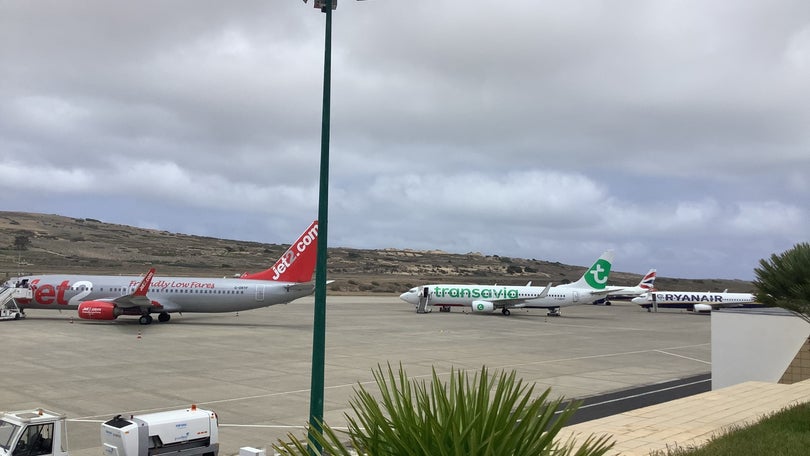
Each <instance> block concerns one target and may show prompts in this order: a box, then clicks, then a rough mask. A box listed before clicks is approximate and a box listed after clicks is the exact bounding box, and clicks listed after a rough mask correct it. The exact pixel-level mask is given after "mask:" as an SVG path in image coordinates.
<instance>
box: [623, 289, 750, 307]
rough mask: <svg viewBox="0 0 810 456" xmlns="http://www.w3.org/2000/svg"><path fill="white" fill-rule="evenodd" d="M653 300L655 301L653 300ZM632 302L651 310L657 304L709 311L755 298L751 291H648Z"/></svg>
mask: <svg viewBox="0 0 810 456" xmlns="http://www.w3.org/2000/svg"><path fill="white" fill-rule="evenodd" d="M653 300H655V302H653ZM632 302H633V303H634V304H638V305H640V306H641V307H643V308H645V309H647V311H648V312H649V311H651V308H652V307H654V306H658V307H659V308H664V309H686V310H690V311H694V312H711V311H712V310H713V309H718V308H722V307H744V306H746V305H747V304H756V303H757V298H756V296H754V295H753V294H751V293H728V290H725V291H723V292H722V293H712V292H710V291H707V292H700V291H650V292H647V293H645V294H643V295H642V296H639V297H637V298H633V299H632Z"/></svg>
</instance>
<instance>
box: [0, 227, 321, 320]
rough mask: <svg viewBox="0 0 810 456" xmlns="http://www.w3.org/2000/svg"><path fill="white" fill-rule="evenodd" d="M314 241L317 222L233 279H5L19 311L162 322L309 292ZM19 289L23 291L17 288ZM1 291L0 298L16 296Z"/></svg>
mask: <svg viewBox="0 0 810 456" xmlns="http://www.w3.org/2000/svg"><path fill="white" fill-rule="evenodd" d="M317 244H318V221H317V220H316V221H314V222H312V224H311V225H310V226H309V228H307V229H306V231H304V233H303V234H302V235H301V236H300V237H299V238H298V240H296V241H295V242H294V243H293V244H292V245H291V246H290V248H289V249H288V250H287V251H286V252H284V254H283V255H282V256H281V258H279V259H278V261H276V262H275V264H273V266H272V267H271V268H270V269H267V270H264V271H261V272H257V273H254V274H249V273H244V274H242V275H241V276H240V277H238V278H223V279H214V278H199V277H157V276H155V275H154V274H155V270H154V269H151V270H150V271H149V272H148V273H147V274H146V276H144V277H138V276H129V277H127V276H102V275H97V276H81V275H39V276H28V277H19V278H17V279H12V280H10V281H8V282H7V283H6V287H8V288H9V290H10V291H17V292H19V291H27V294H25V296H26V297H25V298H20V297H15V298H14V299H15V301H16V302H17V305H18V306H19V307H20V308H21V309H23V310H25V309H59V310H63V309H76V310H78V312H79V317H80V318H84V319H89V320H115V319H116V318H118V316H120V315H134V316H140V320H139V321H140V323H141V324H143V325H148V324H150V323H152V315H151V314H157V315H158V321H161V322H166V321H169V319H170V318H171V316H170V314H171V313H173V312H205V313H216V312H237V311H240V310H248V309H257V308H260V307H267V306H271V305H274V304H284V303H288V302H290V301H293V300H295V299H298V298H300V297H303V296H307V295H310V294H312V292H313V291H314V285H313V283H312V282H311V280H312V274H313V271H314V269H315V260H316V250H317ZM23 289H25V290H23ZM20 295H21V294H20V293H15V294H11V293H10V292H8V293H7V292H6V290H3V292H2V294H1V295H0V296H9V298H10V297H11V296H20Z"/></svg>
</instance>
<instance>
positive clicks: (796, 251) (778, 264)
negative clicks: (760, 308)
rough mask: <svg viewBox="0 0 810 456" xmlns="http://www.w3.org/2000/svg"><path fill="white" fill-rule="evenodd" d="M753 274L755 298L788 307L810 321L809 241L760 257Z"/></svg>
mask: <svg viewBox="0 0 810 456" xmlns="http://www.w3.org/2000/svg"><path fill="white" fill-rule="evenodd" d="M754 274H755V275H756V280H754V286H756V288H757V293H756V295H757V301H759V302H761V303H762V304H765V305H766V306H776V307H782V308H784V309H787V310H790V311H792V312H793V313H795V314H796V315H798V316H800V317H802V318H803V319H805V320H806V321H807V322H810V243H807V242H803V243H799V244H796V245H795V246H793V248H792V249H790V250H787V251H785V252H782V253H781V254H779V255H777V254H773V255H771V257H770V260H765V259H762V260H759V267H758V268H756V269H754Z"/></svg>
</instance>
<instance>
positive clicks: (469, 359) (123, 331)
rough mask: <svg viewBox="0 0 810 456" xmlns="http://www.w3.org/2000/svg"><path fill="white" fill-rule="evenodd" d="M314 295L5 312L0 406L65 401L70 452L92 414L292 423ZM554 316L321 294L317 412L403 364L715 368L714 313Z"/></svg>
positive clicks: (620, 310)
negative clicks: (102, 315) (246, 303)
mask: <svg viewBox="0 0 810 456" xmlns="http://www.w3.org/2000/svg"><path fill="white" fill-rule="evenodd" d="M312 302H313V300H312V298H304V299H300V300H298V301H295V302H293V303H291V304H288V305H280V306H273V307H269V308H264V309H258V310H253V311H248V312H240V313H239V314H233V313H229V314H184V315H176V314H174V315H172V320H171V322H169V323H153V324H152V325H149V326H141V325H139V324H138V322H137V320H136V319H133V318H127V317H121V318H120V319H119V320H118V321H115V322H96V321H85V320H79V319H77V318H76V312H75V311H70V312H62V313H60V312H56V311H46V310H39V311H37V310H29V311H28V312H27V313H28V318H27V319H26V320H21V321H4V322H0V325H2V334H3V336H4V337H3V338H2V341H3V342H2V344H3V346H4V348H5V350H4V352H5V353H7V359H8V360H9V361H8V362H7V364H6V368H5V369H4V376H3V377H4V380H5V387H4V388H3V389H2V390H0V409H2V410H22V409H28V408H35V407H44V408H48V409H52V410H56V411H60V412H63V413H66V414H67V416H68V419H69V423H68V430H69V431H68V432H69V437H68V438H69V443H70V450H71V454H72V455H73V456H89V455H95V456H98V455H100V454H101V443H100V440H99V424H100V423H101V422H103V421H106V420H108V419H110V418H112V417H113V416H115V415H117V414H124V415H129V414H138V413H148V412H154V411H163V410H172V409H179V408H186V407H188V406H189V405H190V404H197V405H198V406H199V407H200V408H205V409H211V410H214V411H216V412H217V414H218V415H219V420H220V445H221V448H220V454H222V455H234V454H237V453H238V452H239V448H240V447H243V446H251V447H255V448H266V449H267V450H268V454H272V448H271V446H272V444H273V443H276V442H277V441H278V439H281V438H284V437H285V435H286V434H287V433H289V432H293V433H297V434H299V435H300V434H301V433H302V429H303V426H304V425H305V423H306V421H307V418H308V415H309V396H310V391H309V387H310V364H311V362H310V360H311V355H312V314H313V304H312ZM562 314H563V316H562V317H547V316H546V314H545V311H543V310H539V309H535V310H531V311H523V310H515V311H513V312H512V315H511V316H509V317H504V316H502V315H501V314H500V313H495V314H491V315H481V314H464V313H462V312H460V311H459V310H458V309H454V311H453V312H450V313H441V312H438V309H434V312H433V313H430V314H416V313H415V311H414V308H413V306H411V305H409V304H406V303H404V302H402V301H400V300H399V299H398V298H397V297H396V296H390V297H389V296H358V297H353V296H329V297H328V298H327V335H326V344H327V351H326V378H325V392H324V418H325V420H326V422H327V423H328V424H330V425H331V426H333V427H340V426H343V425H344V424H345V418H344V414H345V413H349V412H350V409H349V399H350V398H351V397H352V396H353V391H354V389H355V388H356V387H357V385H358V384H362V385H364V386H366V387H368V388H372V389H373V385H374V382H373V375H372V370H373V369H375V368H376V367H377V366H378V365H383V366H385V365H386V363H390V364H391V365H392V366H393V367H394V368H397V367H398V366H399V365H400V364H401V365H402V366H403V367H404V368H405V370H406V372H407V373H408V375H409V376H410V377H411V378H417V379H425V380H428V379H429V378H430V375H431V369H435V370H436V372H437V373H438V374H440V375H441V376H442V377H443V378H447V374H448V373H449V372H450V369H451V368H456V369H468V370H479V369H480V368H481V366H483V365H486V366H487V367H488V368H489V369H490V370H516V371H517V373H518V376H519V377H520V378H522V379H523V380H524V381H525V382H529V383H536V387H535V390H536V391H537V392H538V393H539V392H541V391H543V390H544V389H545V388H549V387H550V388H551V389H552V396H555V397H556V396H559V395H562V396H565V397H566V398H588V397H592V396H597V395H601V394H605V393H609V392H615V391H619V390H624V389H628V388H632V387H636V386H641V385H653V384H663V383H665V382H670V381H673V380H678V379H684V378H687V377H691V376H695V375H700V374H706V373H708V372H709V371H710V370H711V347H710V334H709V331H710V326H711V324H710V322H711V317H710V316H708V315H697V314H693V313H687V312H681V311H662V312H659V313H648V312H646V311H644V310H642V309H641V308H639V306H637V305H635V304H630V303H614V305H613V306H609V307H605V306H591V305H583V306H574V307H566V308H563V309H562Z"/></svg>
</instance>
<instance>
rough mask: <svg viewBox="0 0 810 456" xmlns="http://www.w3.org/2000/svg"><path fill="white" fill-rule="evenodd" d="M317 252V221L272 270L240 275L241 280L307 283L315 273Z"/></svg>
mask: <svg viewBox="0 0 810 456" xmlns="http://www.w3.org/2000/svg"><path fill="white" fill-rule="evenodd" d="M317 250H318V221H317V220H315V221H314V222H312V225H309V228H307V229H306V231H304V233H303V234H302V235H301V236H300V237H298V240H297V241H295V242H293V244H292V245H291V246H290V248H289V249H287V251H286V252H284V255H281V258H279V259H278V261H276V264H274V265H273V267H272V268H270V269H266V270H264V271H262V272H257V273H255V274H248V273H244V274H242V276H241V278H242V279H252V280H275V281H277V282H309V281H310V280H312V273H313V272H314V271H315V261H316V259H317V253H318V252H317Z"/></svg>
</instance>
